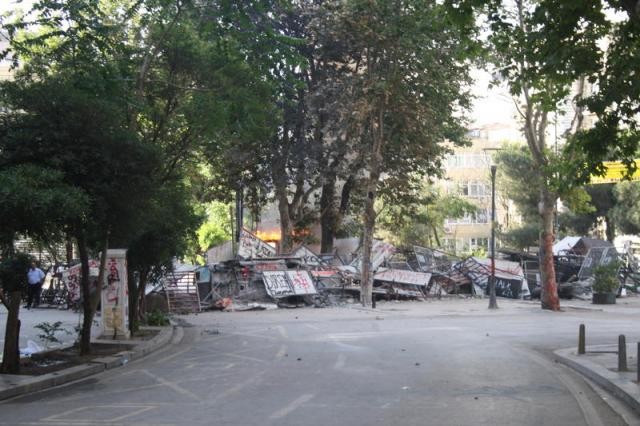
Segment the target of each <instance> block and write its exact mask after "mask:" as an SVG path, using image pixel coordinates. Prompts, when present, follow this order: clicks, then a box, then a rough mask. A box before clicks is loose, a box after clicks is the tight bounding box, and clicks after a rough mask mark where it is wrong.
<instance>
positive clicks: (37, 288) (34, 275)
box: [25, 262, 45, 309]
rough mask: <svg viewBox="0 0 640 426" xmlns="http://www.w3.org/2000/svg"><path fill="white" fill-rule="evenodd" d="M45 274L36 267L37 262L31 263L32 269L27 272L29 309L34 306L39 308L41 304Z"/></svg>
mask: <svg viewBox="0 0 640 426" xmlns="http://www.w3.org/2000/svg"><path fill="white" fill-rule="evenodd" d="M44 277H45V275H44V272H42V269H40V268H38V266H36V262H31V268H29V272H27V281H28V282H29V285H28V287H27V306H25V307H26V308H27V309H29V308H31V306H33V307H34V308H36V307H38V305H39V304H40V292H41V291H42V284H44Z"/></svg>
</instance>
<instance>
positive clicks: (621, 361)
mask: <svg viewBox="0 0 640 426" xmlns="http://www.w3.org/2000/svg"><path fill="white" fill-rule="evenodd" d="M618 371H627V339H626V338H625V337H624V334H621V335H620V336H618Z"/></svg>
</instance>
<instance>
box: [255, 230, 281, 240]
mask: <svg viewBox="0 0 640 426" xmlns="http://www.w3.org/2000/svg"><path fill="white" fill-rule="evenodd" d="M256 237H258V238H260V239H261V240H262V241H280V231H279V230H277V231H276V230H272V229H271V230H266V231H256Z"/></svg>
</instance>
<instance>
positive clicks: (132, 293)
mask: <svg viewBox="0 0 640 426" xmlns="http://www.w3.org/2000/svg"><path fill="white" fill-rule="evenodd" d="M127 263H129V262H128V261H127ZM127 290H128V293H129V331H130V332H131V335H132V336H133V335H134V334H135V332H136V331H138V325H139V324H138V321H137V316H136V315H137V313H138V286H137V285H136V280H135V274H134V271H133V268H127Z"/></svg>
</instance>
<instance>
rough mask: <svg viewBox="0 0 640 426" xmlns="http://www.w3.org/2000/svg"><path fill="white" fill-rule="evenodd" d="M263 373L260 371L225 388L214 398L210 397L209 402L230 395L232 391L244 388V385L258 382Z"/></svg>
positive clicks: (235, 391)
mask: <svg viewBox="0 0 640 426" xmlns="http://www.w3.org/2000/svg"><path fill="white" fill-rule="evenodd" d="M263 375H264V372H261V373H259V374H257V375H255V376H254V377H251V378H250V379H248V380H245V381H244V382H242V383H238V384H237V385H235V386H233V387H231V388H229V389H227V390H226V391H224V392H221V393H219V394H217V395H216V396H215V397H214V398H212V399H211V402H215V401H218V400H221V399H223V398H226V397H228V396H231V395H233V394H234V393H238V392H240V391H241V390H242V389H244V388H245V387H247V386H249V385H252V384H258V383H260V381H261V380H262V379H261V377H262V376H263ZM214 386H215V385H214Z"/></svg>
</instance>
